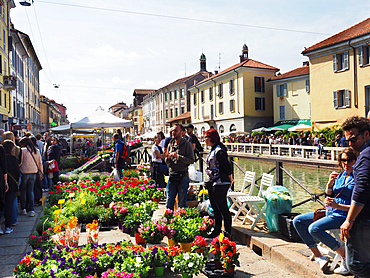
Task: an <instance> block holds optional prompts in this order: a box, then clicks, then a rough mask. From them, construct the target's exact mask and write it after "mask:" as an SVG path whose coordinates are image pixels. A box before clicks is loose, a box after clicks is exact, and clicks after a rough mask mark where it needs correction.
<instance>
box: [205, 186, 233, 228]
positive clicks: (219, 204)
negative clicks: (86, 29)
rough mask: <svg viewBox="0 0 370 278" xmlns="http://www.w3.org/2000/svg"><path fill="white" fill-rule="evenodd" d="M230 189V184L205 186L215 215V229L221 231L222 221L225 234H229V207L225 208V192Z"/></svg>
mask: <svg viewBox="0 0 370 278" xmlns="http://www.w3.org/2000/svg"><path fill="white" fill-rule="evenodd" d="M229 188H230V184H227V185H217V186H212V185H210V186H206V189H207V190H208V194H209V201H210V202H211V206H212V208H213V213H214V215H215V229H217V230H219V231H221V228H222V219H224V227H225V230H226V232H228V233H229V234H231V214H230V211H229V207H228V206H227V199H226V196H227V191H228V190H229Z"/></svg>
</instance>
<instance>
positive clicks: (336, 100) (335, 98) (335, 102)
mask: <svg viewBox="0 0 370 278" xmlns="http://www.w3.org/2000/svg"><path fill="white" fill-rule="evenodd" d="M334 108H338V91H334Z"/></svg>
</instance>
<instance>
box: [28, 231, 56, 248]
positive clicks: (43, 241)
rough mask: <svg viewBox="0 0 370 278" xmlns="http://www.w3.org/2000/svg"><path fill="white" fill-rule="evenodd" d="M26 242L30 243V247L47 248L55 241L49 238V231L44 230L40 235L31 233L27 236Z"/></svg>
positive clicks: (52, 245) (53, 244)
mask: <svg viewBox="0 0 370 278" xmlns="http://www.w3.org/2000/svg"><path fill="white" fill-rule="evenodd" d="M50 230H51V229H50ZM28 243H29V245H31V247H32V249H41V250H47V249H49V248H52V247H54V246H55V243H54V242H53V241H52V240H51V238H50V235H49V233H48V232H46V231H44V232H43V234H42V235H41V236H38V235H35V234H33V233H31V235H30V237H29V238H28Z"/></svg>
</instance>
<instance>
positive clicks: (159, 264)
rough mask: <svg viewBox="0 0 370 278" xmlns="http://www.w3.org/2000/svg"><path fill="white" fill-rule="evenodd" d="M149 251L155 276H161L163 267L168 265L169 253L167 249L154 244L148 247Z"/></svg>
mask: <svg viewBox="0 0 370 278" xmlns="http://www.w3.org/2000/svg"><path fill="white" fill-rule="evenodd" d="M149 251H151V256H152V258H151V261H152V267H153V269H154V273H155V276H157V277H161V276H163V271H164V268H165V267H166V266H167V265H168V262H169V255H168V252H167V250H165V248H163V247H158V246H156V245H154V246H153V247H150V248H149Z"/></svg>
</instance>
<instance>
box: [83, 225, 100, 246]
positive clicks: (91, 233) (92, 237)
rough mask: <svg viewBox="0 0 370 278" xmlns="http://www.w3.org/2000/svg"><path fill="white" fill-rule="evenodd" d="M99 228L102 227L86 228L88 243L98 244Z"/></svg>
mask: <svg viewBox="0 0 370 278" xmlns="http://www.w3.org/2000/svg"><path fill="white" fill-rule="evenodd" d="M99 229H100V227H99V226H98V227H96V229H89V228H87V229H86V239H87V244H90V243H93V244H98V242H99Z"/></svg>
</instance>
